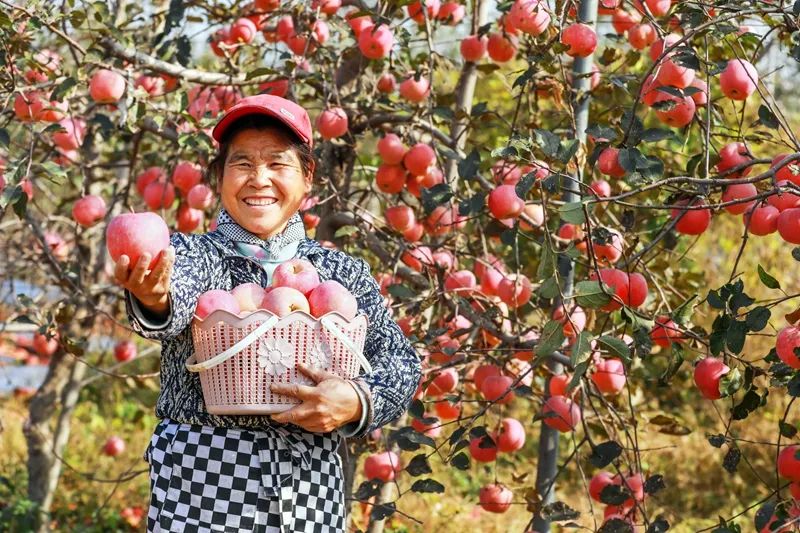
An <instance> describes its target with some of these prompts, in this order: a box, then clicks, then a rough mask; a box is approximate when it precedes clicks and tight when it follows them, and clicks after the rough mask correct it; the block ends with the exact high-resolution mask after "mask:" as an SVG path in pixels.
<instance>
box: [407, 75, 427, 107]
mask: <svg viewBox="0 0 800 533" xmlns="http://www.w3.org/2000/svg"><path fill="white" fill-rule="evenodd" d="M430 92H431V91H430V82H429V81H428V78H426V77H424V76H422V77H420V78H419V79H418V80H417V79H415V78H414V76H410V77H408V78H406V79H405V80H404V81H403V82H402V83H401V84H400V96H402V97H403V98H405V99H406V100H408V101H409V102H415V103H417V102H422V101H423V100H425V99H426V98H427V97H428V95H429V94H430Z"/></svg>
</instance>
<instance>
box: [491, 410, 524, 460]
mask: <svg viewBox="0 0 800 533" xmlns="http://www.w3.org/2000/svg"><path fill="white" fill-rule="evenodd" d="M501 424H502V426H503V427H502V429H501V430H500V433H499V434H498V435H497V437H496V438H495V442H497V449H498V450H500V451H501V452H506V453H510V452H515V451H517V450H521V449H522V447H523V446H525V428H524V427H523V426H522V423H520V421H519V420H517V419H516V418H504V419H503V420H502V422H501Z"/></svg>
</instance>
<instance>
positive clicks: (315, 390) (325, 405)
mask: <svg viewBox="0 0 800 533" xmlns="http://www.w3.org/2000/svg"><path fill="white" fill-rule="evenodd" d="M297 369H298V370H299V371H300V372H302V373H303V374H305V375H306V376H308V377H310V378H311V379H312V380H314V383H316V385H315V386H313V387H312V386H308V385H300V384H298V383H275V384H273V385H272V386H271V390H272V392H274V393H276V394H283V395H285V396H291V397H292V398H297V399H298V400H302V402H303V403H301V404H300V405H297V406H295V407H292V408H291V409H289V410H288V411H284V412H283V413H278V414H276V415H272V420H274V421H275V422H278V423H280V424H294V425H296V426H300V427H301V428H303V429H305V430H306V431H310V432H312V433H328V432H330V431H333V430H335V429H337V428H339V427H341V426H343V425H344V424H347V423H348V422H353V421H355V420H359V419H360V418H361V401H360V400H359V397H358V393H357V392H356V390H355V388H354V387H353V386H352V385H351V384H350V383H348V382H347V381H346V380H344V379H342V378H340V377H339V376H337V375H335V374H332V373H330V372H326V371H324V370H317V369H314V368H310V367H308V366H306V365H303V364H300V363H298V364H297Z"/></svg>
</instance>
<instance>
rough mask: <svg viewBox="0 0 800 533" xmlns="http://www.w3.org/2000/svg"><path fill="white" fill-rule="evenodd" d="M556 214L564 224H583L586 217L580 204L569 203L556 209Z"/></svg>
mask: <svg viewBox="0 0 800 533" xmlns="http://www.w3.org/2000/svg"><path fill="white" fill-rule="evenodd" d="M558 213H559V215H561V219H562V220H563V221H564V222H569V223H570V224H583V223H584V222H586V215H585V214H584V212H583V203H582V202H570V203H568V204H564V205H562V206H561V207H559V208H558Z"/></svg>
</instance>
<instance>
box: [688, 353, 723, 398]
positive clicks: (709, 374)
mask: <svg viewBox="0 0 800 533" xmlns="http://www.w3.org/2000/svg"><path fill="white" fill-rule="evenodd" d="M730 370H731V369H730V368H728V366H727V365H726V364H725V363H723V362H722V360H721V359H718V358H716V357H706V358H705V359H702V360H701V361H700V362H698V363H697V365H695V367H694V383H695V385H697V388H698V389H699V390H700V394H702V395H703V397H704V398H707V399H709V400H719V399H720V398H722V394H721V393H720V391H719V384H720V380H721V379H722V376H724V375H725V374H727V373H728V372H730Z"/></svg>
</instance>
